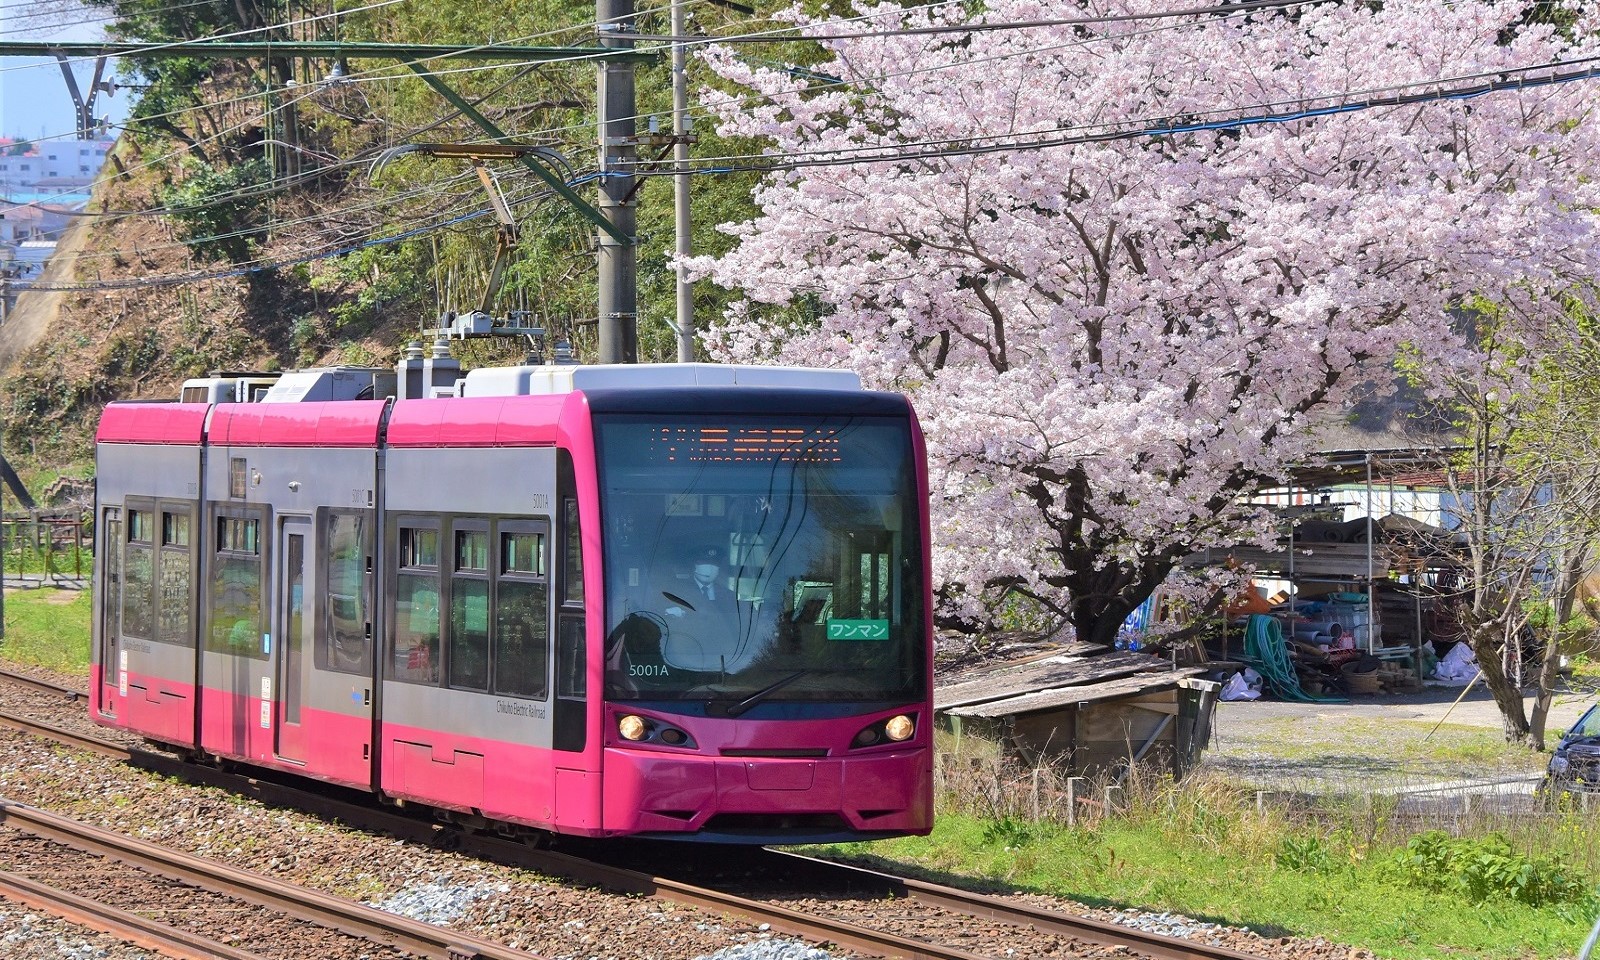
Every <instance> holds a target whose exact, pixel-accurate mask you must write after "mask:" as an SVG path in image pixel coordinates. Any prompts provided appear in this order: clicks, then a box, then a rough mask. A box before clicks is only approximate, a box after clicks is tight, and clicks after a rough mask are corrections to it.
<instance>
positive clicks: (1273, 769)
mask: <svg viewBox="0 0 1600 960" xmlns="http://www.w3.org/2000/svg"><path fill="white" fill-rule="evenodd" d="M1458 698H1459V699H1458ZM1595 700H1596V694H1595V691H1594V690H1592V689H1587V688H1576V689H1570V690H1567V691H1564V692H1562V693H1560V694H1558V695H1557V697H1556V700H1555V703H1554V704H1553V705H1552V707H1551V710H1550V718H1549V720H1548V722H1547V724H1546V730H1547V734H1546V738H1545V746H1546V748H1547V749H1548V748H1550V747H1553V746H1554V745H1555V743H1556V741H1557V740H1558V739H1559V738H1560V735H1561V732H1562V731H1564V730H1565V729H1566V728H1567V727H1569V726H1571V725H1572V723H1573V722H1574V721H1575V720H1577V718H1578V717H1579V716H1581V715H1582V714H1583V712H1584V711H1585V710H1587V709H1588V708H1589V707H1590V706H1591V705H1593V704H1594V703H1595ZM1524 708H1525V709H1527V710H1529V711H1530V712H1531V710H1532V700H1531V699H1529V700H1528V701H1526V703H1525V705H1524ZM1547 761H1548V754H1544V753H1537V752H1533V751H1529V750H1525V749H1522V748H1517V747H1511V746H1508V745H1507V744H1506V743H1505V739H1504V735H1503V733H1502V725H1501V719H1500V712H1499V710H1498V709H1497V708H1496V706H1495V703H1494V700H1493V698H1492V697H1490V696H1489V693H1488V691H1487V690H1486V689H1484V687H1483V685H1482V683H1478V684H1475V685H1473V687H1472V688H1471V689H1469V690H1466V691H1465V696H1463V689H1462V688H1461V687H1428V688H1426V689H1425V690H1424V691H1423V692H1421V693H1413V694H1395V695H1388V694H1380V695H1374V696H1365V697H1359V696H1358V697H1352V698H1351V699H1350V701H1349V702H1347V703H1286V702H1283V701H1277V700H1258V701H1253V702H1250V701H1239V702H1232V703H1219V704H1218V705H1217V716H1216V721H1215V725H1214V728H1213V737H1212V742H1211V746H1210V748H1209V749H1208V750H1207V751H1206V754H1205V757H1204V760H1203V761H1202V766H1203V767H1206V768H1210V769H1213V770H1216V771H1218V772H1221V773H1226V774H1229V775H1230V776H1234V777H1238V778H1241V779H1244V780H1246V781H1248V782H1253V783H1258V784H1261V785H1263V786H1274V787H1278V786H1285V785H1291V784H1292V785H1301V786H1305V787H1307V788H1311V789H1328V788H1336V787H1337V788H1346V787H1351V786H1357V787H1365V788H1389V787H1393V788H1404V787H1406V786H1410V785H1417V784H1423V783H1437V782H1440V781H1452V782H1454V781H1479V782H1484V783H1488V782H1498V781H1506V780H1512V781H1516V780H1528V779H1529V778H1533V779H1537V777H1538V776H1539V775H1541V774H1542V773H1543V771H1544V768H1545V764H1546V762H1547Z"/></svg>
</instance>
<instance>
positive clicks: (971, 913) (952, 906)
mask: <svg viewBox="0 0 1600 960" xmlns="http://www.w3.org/2000/svg"><path fill="white" fill-rule="evenodd" d="M0 679H4V680H8V681H9V680H12V679H13V678H12V675H11V674H9V673H7V672H5V671H0ZM28 682H29V683H31V684H33V685H35V686H38V685H39V681H28ZM43 686H46V687H49V688H50V689H53V690H55V691H56V692H59V693H61V694H62V695H67V694H70V693H72V692H73V691H69V690H65V689H64V688H60V687H56V686H55V685H50V684H45V685H43ZM80 695H81V692H80ZM0 724H4V725H6V726H10V727H13V728H16V729H21V730H24V731H26V732H29V733H32V734H34V735H38V736H45V737H51V738H54V739H58V740H62V741H64V742H68V743H71V744H72V745H74V746H79V747H80V748H83V749H90V750H94V751H95V752H97V753H100V754H102V755H107V756H111V757H116V758H119V759H122V760H124V761H126V762H128V763H130V764H132V765H134V766H138V767H143V768H146V769H150V770H153V771H155V772H158V773H162V774H165V775H169V776H177V777H181V778H184V779H187V780H190V781H193V782H201V783H206V784H209V785H213V786H220V787H223V788H225V789H229V790H232V791H234V792H236V793H242V794H245V795H248V796H252V797H254V798H256V799H258V800H261V801H263V802H266V803H271V804H280V805H285V806H291V807H295V808H298V809H303V810H308V811H310V812H312V813H314V814H317V815H319V816H324V817H332V818H337V819H340V820H343V821H345V822H347V823H351V824H355V825H358V826H360V827H362V828H364V829H370V830H375V831H382V832H384V833H388V834H391V835H394V836H398V837H401V838H403V839H408V840H411V841H414V842H419V843H426V844H432V845H439V844H448V845H451V846H456V847H458V848H460V849H461V850H463V851H464V852H467V853H471V854H474V855H477V856H481V857H484V858H487V859H492V860H495V861H498V862H502V863H507V864H511V865H514V866H518V867H523V868H526V869H531V870H535V871H537V872H539V873H542V874H545V875H550V876H558V877H562V878H565V879H568V880H572V881H575V882H578V883H583V884H590V885H593V886H597V887H600V888H603V889H607V890H612V891H616V892H621V893H628V894H635V895H641V896H650V897H655V898H659V899H662V900H666V901H670V902H673V903H677V904H683V905H686V906H691V907H695V908H697V909H700V910H703V911H708V912H710V913H712V914H713V915H731V916H736V917H740V918H744V919H747V920H749V921H751V922H752V923H756V924H767V925H768V926H769V927H770V928H771V929H773V930H776V931H779V932H783V933H787V934H790V935H793V936H797V937H801V938H803V939H806V940H809V941H813V942H821V943H827V944H835V945H838V946H840V947H844V948H847V949H850V950H853V951H856V952H860V953H864V954H869V955H872V956H883V957H902V958H910V960H989V958H988V956H987V955H985V954H981V953H975V952H972V951H970V950H968V949H965V948H962V947H959V946H952V945H948V944H941V943H934V942H930V941H929V940H926V939H921V938H918V937H912V936H903V935H900V934H896V933H893V932H891V931H888V930H884V929H877V928H876V927H869V926H865V925H862V924H858V923H854V922H851V921H849V920H844V919H835V918H831V917H825V916H818V915H816V914H815V913H808V912H803V911H800V910H795V909H791V908H788V907H784V906H781V905H779V904H776V903H773V902H771V901H769V900H764V899H761V898H757V897H746V896H741V895H738V894H736V893H733V892H729V891H727V890H721V889H713V888H710V887H707V886H703V885H700V884H697V883H695V882H693V881H692V880H690V879H685V877H686V876H688V875H687V874H683V873H678V872H677V871H673V872H674V873H677V875H676V876H668V875H666V873H667V871H666V870H662V871H660V872H642V871H640V870H637V869H632V868H630V867H625V866H622V865H619V864H618V863H616V862H615V861H614V860H612V861H610V862H608V861H607V860H605V859H602V855H601V853H600V852H598V851H604V850H605V849H606V848H607V847H608V846H609V847H611V848H613V850H616V849H620V848H619V847H618V846H617V845H616V844H609V845H605V844H602V845H592V844H574V845H573V846H575V847H580V848H583V847H589V848H594V849H596V851H597V852H596V853H595V855H592V856H591V855H585V856H574V855H572V854H569V853H565V852H562V851H559V850H550V849H537V848H534V847H530V846H529V845H528V844H526V843H522V842H517V841H513V840H507V839H505V838H501V837H497V836H492V835H488V834H478V833H470V832H469V833H456V832H453V831H446V830H445V828H442V827H441V826H440V825H438V824H437V823H435V822H433V821H432V820H431V819H429V818H426V817H423V816H419V815H417V814H414V813H411V812H408V811H395V810H390V809H387V808H375V807H373V806H371V805H370V804H366V803H362V802H360V796H361V795H359V794H352V795H350V796H348V797H342V796H339V795H337V794H329V793H324V792H309V791H307V790H306V789H304V788H303V787H300V786H296V785H291V784H286V783H278V782H274V781H273V780H271V779H270V778H268V777H267V776H265V775H261V774H259V773H257V774H254V775H250V776H240V775H236V774H232V773H226V772H223V771H219V770H215V769H212V768H208V767H200V766H196V765H193V764H189V763H186V762H184V761H182V760H180V759H179V758H176V757H173V756H170V755H166V754H159V753H153V752H149V751H144V750H139V749H134V748H128V747H120V746H117V745H115V744H110V743H107V742H104V741H97V740H96V739H95V738H93V737H86V736H84V735H82V734H77V733H72V732H70V731H62V730H60V729H59V728H57V727H54V726H52V725H50V724H46V723H43V722H41V721H38V720H36V719H31V718H27V717H19V716H15V715H11V714H8V713H4V712H0ZM676 849H677V850H680V851H681V850H682V848H681V847H677V848H676ZM754 856H755V858H756V859H755V861H754V863H755V869H756V870H758V871H760V872H761V873H763V874H765V875H768V876H779V877H784V878H798V877H803V878H804V880H805V881H806V882H807V883H810V884H814V885H817V886H822V887H825V888H826V889H829V890H850V891H852V892H853V895H854V896H857V897H859V896H861V891H863V890H865V891H870V892H871V894H872V895H873V896H877V897H885V898H892V900H893V901H896V902H900V903H914V904H916V905H918V907H919V908H920V909H921V910H923V911H926V912H933V911H946V912H949V913H953V914H959V915H961V916H962V917H966V918H978V919H981V920H982V921H985V922H988V923H991V924H1003V925H1006V926H1009V927H1015V928H1017V929H1018V930H1019V931H1030V932H1036V933H1041V934H1048V935H1053V936H1056V937H1061V938H1065V939H1067V940H1069V941H1071V942H1072V943H1075V944H1080V945H1082V946H1084V947H1085V948H1087V947H1100V948H1103V947H1113V948H1121V949H1123V950H1129V951H1132V952H1134V953H1135V954H1138V955H1142V956H1146V957H1150V958H1152V960H1254V958H1252V957H1251V956H1250V955H1248V954H1244V953H1241V952H1238V951H1236V950H1231V949H1228V948H1224V947H1218V946H1213V945H1210V944H1206V943H1203V942H1199V941H1192V940H1184V939H1180V938H1175V937H1166V936H1161V935H1158V934H1153V933H1148V932H1145V931H1142V930H1138V929H1136V928H1131V927H1124V926H1121V925H1118V924H1113V923H1108V922H1105V921H1100V920H1095V919H1092V918H1088V917H1082V916H1075V915H1072V914H1068V913H1063V912H1058V911H1051V910H1044V909H1040V908H1036V907H1031V906H1027V905H1025V904H1020V903H1017V902H1015V901H1011V900H1006V899H1003V898H999V897H992V896H985V895H981V894H975V893H970V892H968V891H964V890H960V889H958V888H954V887H946V886H942V885H938V884H933V883H928V882H925V881H920V880H914V879H909V878H904V877H897V876H892V875H890V874H886V873H881V872H878V871H872V870H866V869H862V868H859V867H852V866H848V865H844V864H838V863H834V862H831V861H823V860H818V859H815V858H811V857H803V856H800V855H797V854H790V853H784V852H780V851H770V850H768V851H761V852H759V853H757V854H755V855H754ZM679 859H680V860H681V859H682V858H681V856H680V858H679ZM435 929H437V928H435ZM985 946H988V944H987V943H986V944H985ZM420 955H423V956H433V955H435V954H426V953H423V954H420ZM480 955H481V956H485V957H487V956H489V955H488V954H480ZM463 956H468V957H470V956H473V954H463ZM523 956H524V957H525V956H526V954H523Z"/></svg>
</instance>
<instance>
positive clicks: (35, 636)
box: [0, 589, 91, 674]
mask: <svg viewBox="0 0 1600 960" xmlns="http://www.w3.org/2000/svg"><path fill="white" fill-rule="evenodd" d="M90 610H91V607H90V599H89V591H87V590H52V589H41V590H7V591H6V610H5V626H6V635H5V638H4V639H3V640H0V658H4V659H6V660H11V661H13V662H16V663H30V664H34V665H36V666H41V667H48V668H49V669H51V670H57V671H60V672H62V673H75V674H82V673H87V672H88V669H89V617H90Z"/></svg>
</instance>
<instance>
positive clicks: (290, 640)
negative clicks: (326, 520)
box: [262, 517, 316, 762]
mask: <svg viewBox="0 0 1600 960" xmlns="http://www.w3.org/2000/svg"><path fill="white" fill-rule="evenodd" d="M311 555H312V554H311V521H310V520H309V519H308V518H305V517H284V518H282V520H281V521H280V523H279V527H278V544H277V549H276V550H275V551H273V556H274V557H275V558H276V559H277V570H276V572H275V573H274V575H273V591H272V592H273V603H272V632H273V635H274V636H275V637H276V638H277V642H276V643H274V644H273V645H272V653H271V658H272V670H271V673H270V674H269V676H271V677H272V678H273V688H274V690H275V695H274V696H273V697H272V698H271V700H272V702H271V706H270V707H269V706H268V704H267V703H265V702H263V704H262V710H263V712H266V711H267V710H269V709H270V710H271V717H272V725H273V737H272V743H273V753H274V754H276V755H277V756H278V757H279V758H280V759H283V760H290V761H295V762H304V761H305V758H306V754H305V732H304V728H302V727H301V725H300V709H301V703H302V700H303V699H304V696H305V688H306V681H307V678H308V674H309V671H310V666H311V663H310V660H309V659H308V655H309V653H310V651H311V644H312V640H311V632H312V630H313V628H314V624H315V623H316V620H315V618H314V617H313V615H312V608H311V601H312V597H311V594H310V592H309V591H308V590H307V584H306V580H307V558H308V557H310V556H311Z"/></svg>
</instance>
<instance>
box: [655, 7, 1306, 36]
mask: <svg viewBox="0 0 1600 960" xmlns="http://www.w3.org/2000/svg"><path fill="white" fill-rule="evenodd" d="M1330 2H1335V0H1247V2H1242V3H1228V4H1222V5H1218V6H1210V7H1188V8H1185V9H1182V10H1156V11H1151V12H1149V13H1124V14H1107V15H1105V16H1098V17H1070V18H1062V19H1048V20H1014V21H984V22H979V23H970V22H969V23H947V24H939V25H936V26H927V27H900V28H897V29H893V30H864V31H854V32H849V33H828V32H826V28H827V27H829V26H831V25H833V24H834V23H837V22H840V21H833V20H825V21H817V22H813V23H804V24H795V25H793V26H789V27H780V28H777V29H775V30H772V31H769V32H770V33H771V34H779V33H780V32H790V31H796V30H806V29H817V28H823V32H819V33H815V34H802V35H799V36H777V35H773V36H766V35H756V34H747V35H744V36H732V37H703V36H696V35H693V34H691V35H689V36H681V37H680V36H673V35H671V34H646V33H639V34H631V35H628V36H631V37H632V39H634V40H657V41H661V42H664V43H673V44H676V43H686V42H691V41H692V42H694V43H707V42H710V43H792V42H794V41H796V40H815V41H819V42H830V41H834V40H864V39H873V38H881V37H914V36H923V35H936V34H950V33H998V32H1002V31H1009V30H1031V29H1036V28H1039V27H1081V26H1094V25H1103V24H1112V23H1129V22H1134V21H1142V20H1162V19H1168V18H1175V17H1201V16H1211V15H1222V14H1228V15H1232V14H1236V13H1252V12H1256V11H1260V10H1282V9H1287V8H1289V7H1299V6H1305V5H1308V4H1320V3H1330ZM934 6H945V5H944V4H935V5H934ZM912 9H916V10H920V9H925V8H910V9H896V10H894V11H892V12H893V13H897V14H901V15H904V14H906V13H909V12H911V10H912Z"/></svg>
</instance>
